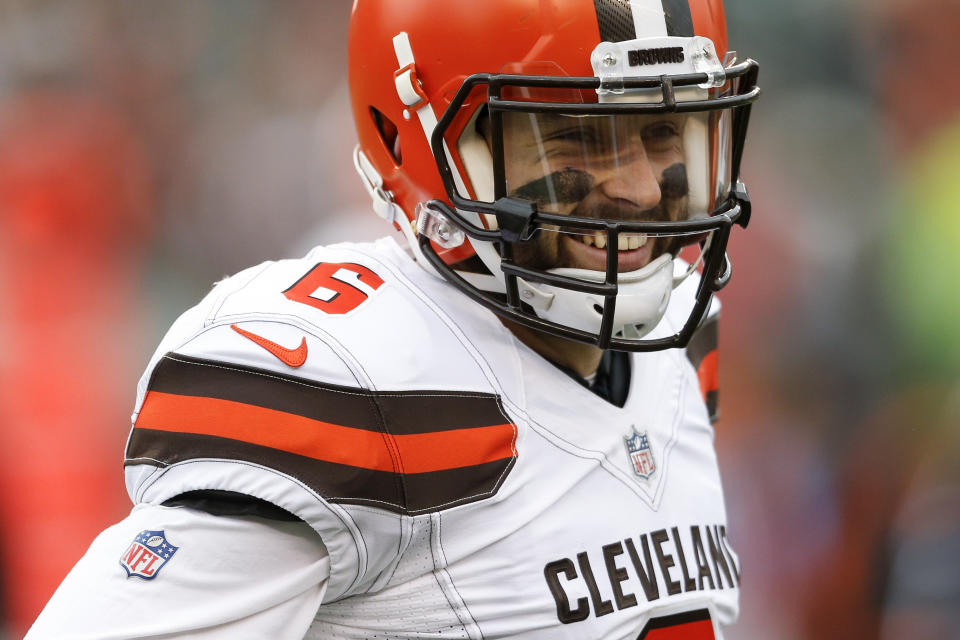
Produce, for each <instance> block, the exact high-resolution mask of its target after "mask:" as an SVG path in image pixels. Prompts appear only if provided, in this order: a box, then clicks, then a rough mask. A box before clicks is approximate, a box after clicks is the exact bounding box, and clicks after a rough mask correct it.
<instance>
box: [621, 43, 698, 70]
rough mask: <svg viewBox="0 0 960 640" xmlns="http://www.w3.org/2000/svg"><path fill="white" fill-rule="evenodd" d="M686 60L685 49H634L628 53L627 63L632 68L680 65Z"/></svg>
mask: <svg viewBox="0 0 960 640" xmlns="http://www.w3.org/2000/svg"><path fill="white" fill-rule="evenodd" d="M684 60H686V57H684V55H683V47H661V48H658V49H634V50H632V51H628V52H627V63H628V64H629V65H630V66H631V67H642V66H644V65H648V64H679V63H681V62H683V61H684Z"/></svg>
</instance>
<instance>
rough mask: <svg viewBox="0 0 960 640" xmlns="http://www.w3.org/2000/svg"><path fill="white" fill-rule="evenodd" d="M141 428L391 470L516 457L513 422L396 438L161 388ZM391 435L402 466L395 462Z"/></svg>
mask: <svg viewBox="0 0 960 640" xmlns="http://www.w3.org/2000/svg"><path fill="white" fill-rule="evenodd" d="M136 426H137V427H138V428H142V429H152V430H155V431H167V432H175V433H191V434H198V435H207V436H215V437H219V438H229V439H231V440H240V441H243V442H247V443H250V444H255V445H260V446H263V447H269V448H271V449H277V450H280V451H286V452H288V453H293V454H297V455H301V456H306V457H309V458H314V459H316V460H323V461H325V462H332V463H336V464H343V465H348V466H353V467H360V468H363V469H372V470H375V471H388V472H402V473H426V472H430V471H442V470H445V469H456V468H459V467H465V466H472V465H478V464H483V463H485V462H493V461H495V460H501V459H504V458H510V457H512V456H513V455H514V451H513V440H514V426H513V425H512V424H502V425H493V426H488V427H475V428H470V429H453V430H449V431H440V432H434V433H421V434H414V435H398V436H389V435H384V434H382V433H378V432H375V431H368V430H365V429H355V428H352V427H345V426H342V425H337V424H331V423H328V422H322V421H320V420H313V419H311V418H305V417H303V416H298V415H295V414H291V413H286V412H283V411H277V410H275V409H266V408H264V407H258V406H254V405H249V404H244V403H240V402H234V401H231V400H220V399H217V398H204V397H197V396H181V395H174V394H168V393H163V392H159V391H149V392H147V396H146V399H145V400H144V404H143V408H142V409H141V411H140V415H139V416H138V417H137V423H136ZM391 440H392V442H393V448H394V449H395V450H396V451H397V452H398V453H399V457H400V460H401V462H400V466H401V467H402V468H399V469H398V468H396V466H395V465H394V462H393V458H392V456H391V454H390V448H391V447H390V445H389V444H388V443H389V442H390V441H391Z"/></svg>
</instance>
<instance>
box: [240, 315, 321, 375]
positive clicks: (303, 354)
mask: <svg viewBox="0 0 960 640" xmlns="http://www.w3.org/2000/svg"><path fill="white" fill-rule="evenodd" d="M230 328H231V329H233V330H234V331H236V332H237V333H239V334H240V335H242V336H243V337H244V338H249V339H250V340H253V341H254V342H256V343H257V344H258V345H260V346H261V347H263V348H264V349H266V350H267V351H269V352H270V353H272V354H273V355H275V356H277V358H279V359H280V361H281V362H283V363H284V364H285V365H287V366H290V367H293V368H294V369H296V368H297V367H299V366H301V365H302V364H303V363H304V362H306V361H307V338H306V336H304V338H303V339H302V340H301V341H300V346H299V347H297V348H296V349H287V348H286V347H281V346H280V345H279V344H277V343H276V342H272V341H270V340H267V339H266V338H264V337H262V336H258V335H257V334H255V333H250V332H249V331H244V330H243V329H241V328H240V327H238V326H237V325H235V324H232V325H230Z"/></svg>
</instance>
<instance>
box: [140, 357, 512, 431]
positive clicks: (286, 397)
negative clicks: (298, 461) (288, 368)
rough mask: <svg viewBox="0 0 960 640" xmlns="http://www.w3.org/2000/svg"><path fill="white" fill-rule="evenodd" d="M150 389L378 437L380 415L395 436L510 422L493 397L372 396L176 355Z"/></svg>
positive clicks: (465, 394) (439, 394)
mask: <svg viewBox="0 0 960 640" xmlns="http://www.w3.org/2000/svg"><path fill="white" fill-rule="evenodd" d="M149 390H150V391H159V392H163V393H168V394H171V395H179V396H199V397H205V398H219V399H221V400H231V401H234V402H241V403H243V404H249V405H256V406H259V407H264V408H267V409H275V410H277V411H282V412H284V413H291V414H296V415H300V416H303V417H305V418H311V419H313V420H322V421H324V422H330V423H333V424H339V425H347V426H350V427H353V428H355V429H367V430H369V431H377V432H379V431H380V430H381V429H380V421H381V415H382V419H383V420H384V421H386V422H387V423H388V424H389V425H390V432H391V433H393V434H395V435H399V434H414V433H433V432H436V431H446V430H456V429H469V428H473V427H486V426H489V425H495V424H502V423H503V422H505V421H506V418H505V417H504V415H503V412H502V410H501V408H500V404H499V401H498V400H497V396H495V395H493V394H487V393H470V392H445V391H410V392H406V391H398V392H380V393H373V392H371V391H368V390H366V389H358V388H354V387H344V386H339V385H332V384H321V383H317V382H314V381H312V380H307V379H304V378H298V377H296V376H290V375H284V374H280V373H274V372H272V371H264V370H261V369H256V368H253V367H245V366H242V365H236V364H232V363H231V364H227V363H222V362H217V361H213V360H201V359H199V358H191V357H189V356H183V355H180V354H176V353H172V354H167V356H165V357H164V358H163V359H162V360H161V361H160V363H159V364H158V365H157V367H156V369H155V370H154V373H153V375H152V377H151V379H150V385H149Z"/></svg>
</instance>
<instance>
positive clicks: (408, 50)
mask: <svg viewBox="0 0 960 640" xmlns="http://www.w3.org/2000/svg"><path fill="white" fill-rule="evenodd" d="M757 72H758V65H757V64H756V63H755V62H754V61H752V60H745V61H742V62H738V61H737V60H736V56H735V54H733V53H730V52H728V51H727V33H726V23H725V18H724V11H723V5H722V2H721V1H720V0H564V1H563V2H556V1H553V2H543V1H542V0H490V1H488V2H484V3H482V4H479V5H478V4H475V3H468V2H465V1H463V0H455V1H453V2H447V3H442V4H439V5H438V4H437V3H435V2H427V1H416V0H356V1H355V3H354V7H353V13H352V16H351V23H350V38H349V83H350V94H351V98H352V103H353V111H354V119H355V121H356V126H357V132H358V136H359V145H358V147H357V150H356V153H355V164H356V167H357V169H358V171H359V173H360V175H361V177H362V179H363V180H364V183H365V185H366V187H367V189H368V191H369V192H370V194H371V196H372V197H373V200H374V209H375V210H376V211H377V213H378V214H379V215H381V216H382V217H384V218H386V219H387V220H389V221H391V222H393V223H394V224H395V226H397V228H399V229H400V230H401V231H403V232H404V234H405V235H406V236H407V238H408V240H409V241H410V244H411V247H412V249H413V251H414V254H415V256H416V258H417V259H418V261H419V262H421V263H423V264H424V265H425V266H428V267H429V268H433V269H435V270H436V271H438V272H439V273H440V274H441V275H443V276H444V277H445V278H447V279H448V280H449V281H450V282H451V283H452V284H454V285H455V286H457V287H458V288H459V289H461V290H462V291H463V292H464V293H466V294H467V295H469V296H470V297H471V298H473V299H475V300H476V301H477V302H479V303H481V304H483V305H484V306H486V307H488V308H490V309H491V310H493V311H494V312H495V313H498V314H499V315H501V316H503V317H506V318H510V319H512V320H514V321H516V322H519V323H522V324H524V325H527V326H530V327H533V328H536V329H539V330H542V331H546V332H549V333H553V334H556V335H560V336H563V337H566V338H570V339H574V340H579V341H583V342H587V343H590V344H595V345H597V346H599V347H601V348H613V349H621V350H627V351H644V350H654V349H662V348H669V347H677V346H683V345H685V344H686V342H687V341H688V340H689V338H690V336H691V335H692V334H693V332H694V330H695V329H696V327H697V325H698V323H699V322H700V321H701V320H702V318H703V317H704V315H705V314H706V312H707V309H708V307H709V304H710V299H711V297H712V295H713V293H714V292H715V291H718V290H719V289H720V288H722V287H723V286H724V285H725V284H726V282H727V281H728V280H729V277H730V272H731V269H730V263H729V261H728V260H727V258H726V244H727V239H728V237H729V233H730V230H731V228H732V226H733V225H734V224H739V225H740V226H743V227H745V226H746V224H747V222H748V220H749V215H750V205H749V199H748V197H747V192H746V188H745V187H744V186H743V184H742V182H741V181H740V179H739V167H740V158H741V155H742V151H743V145H744V139H745V136H746V129H747V122H748V119H749V112H750V105H751V103H752V102H753V101H754V100H755V99H756V98H757V97H758V96H759V89H758V88H757V86H756V78H757ZM688 247H689V248H688ZM687 248H688V249H687ZM681 251H684V256H685V257H688V258H689V261H686V260H683V259H682V258H680V257H679V254H680V252H681ZM696 270H700V272H701V277H700V283H699V285H698V286H697V293H696V300H695V303H694V304H693V305H692V306H691V307H690V308H689V309H688V310H687V321H686V322H685V323H684V324H683V325H682V326H669V327H666V326H661V319H662V317H663V315H664V313H665V310H666V308H667V305H668V304H669V302H670V294H671V292H672V291H673V289H674V288H675V287H677V286H678V285H679V284H680V283H681V282H682V281H683V280H684V279H685V278H686V277H687V276H689V275H690V274H692V273H693V272H695V271H696Z"/></svg>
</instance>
